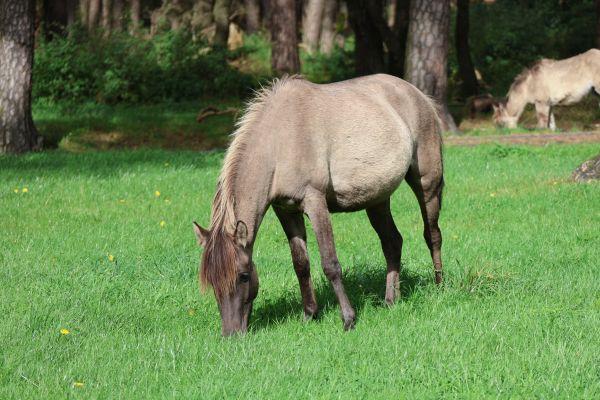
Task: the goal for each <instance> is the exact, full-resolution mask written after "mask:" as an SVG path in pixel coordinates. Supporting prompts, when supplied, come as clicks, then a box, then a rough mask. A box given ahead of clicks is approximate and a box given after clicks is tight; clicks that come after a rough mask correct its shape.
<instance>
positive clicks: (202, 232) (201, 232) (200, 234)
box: [194, 221, 209, 247]
mask: <svg viewBox="0 0 600 400" xmlns="http://www.w3.org/2000/svg"><path fill="white" fill-rule="evenodd" d="M194 233H195V234H196V240H197V241H198V245H199V246H201V247H204V246H205V245H206V241H207V240H208V233H209V232H208V231H207V230H206V229H204V228H203V227H201V226H200V225H198V223H197V222H196V221H194Z"/></svg>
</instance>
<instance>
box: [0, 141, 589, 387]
mask: <svg viewBox="0 0 600 400" xmlns="http://www.w3.org/2000/svg"><path fill="white" fill-rule="evenodd" d="M597 152H598V146H597V145H578V146H550V147H545V148H533V147H501V146H498V145H488V146H479V147H475V148H461V147H449V148H447V149H446V158H445V163H446V171H447V173H446V192H445V196H444V209H443V213H442V219H441V226H442V231H443V233H444V247H443V251H444V260H445V271H446V275H445V277H446V282H445V285H444V286H443V287H441V288H437V287H435V285H434V284H433V282H432V281H433V278H432V272H431V269H432V268H431V266H430V259H429V255H428V253H427V250H426V246H425V244H424V242H423V240H422V238H421V231H422V228H421V221H420V215H419V212H418V207H417V206H416V202H415V200H414V198H413V196H412V194H411V193H410V191H409V190H408V189H407V187H406V186H405V185H403V186H402V187H401V188H400V190H399V191H398V193H397V194H396V195H395V196H394V198H393V199H394V200H393V209H394V215H395V218H396V222H397V225H398V226H399V228H400V230H401V231H402V233H403V235H404V238H405V251H404V256H403V262H404V270H403V275H402V292H403V297H402V299H401V300H400V302H399V303H398V304H397V305H395V306H393V307H391V308H388V307H386V306H385V305H384V304H383V289H384V280H385V267H384V260H383V256H382V254H381V251H380V248H379V243H378V241H377V239H376V235H375V234H374V232H373V231H372V230H371V228H370V226H369V224H368V221H367V218H366V216H365V214H364V213H354V214H340V215H335V216H334V230H335V235H336V242H337V246H338V252H339V256H340V261H341V263H342V267H343V269H344V279H345V283H346V287H347V289H348V291H349V296H350V298H351V301H352V302H353V304H354V306H355V308H356V309H357V313H358V321H357V325H356V329H355V330H354V331H352V332H349V333H344V332H343V331H342V326H341V321H340V319H339V315H338V312H339V309H338V307H337V305H336V303H335V299H334V297H333V294H332V291H331V290H330V288H329V286H328V283H327V282H326V280H325V278H324V275H323V272H322V271H321V268H320V263H319V259H318V253H317V249H316V244H315V240H314V237H313V236H312V235H310V236H309V246H310V254H311V260H312V261H313V276H314V280H315V283H316V287H317V292H318V299H319V301H320V306H321V318H320V319H319V320H317V321H313V322H310V323H304V322H303V321H302V307H301V304H300V296H299V290H298V285H297V281H296V278H295V275H294V273H293V269H292V266H291V261H290V256H289V251H288V247H287V242H286V240H285V237H284V235H283V232H282V230H281V228H280V227H279V225H278V224H277V223H276V219H275V218H274V216H273V214H272V212H271V211H269V213H268V215H267V217H266V219H265V221H264V224H263V226H262V227H261V230H260V232H259V238H258V241H257V244H256V246H255V261H256V264H257V266H258V270H259V276H260V282H261V287H260V291H259V296H258V298H257V301H256V302H255V313H254V315H253V318H252V322H251V332H250V333H249V334H248V335H246V336H245V337H240V338H234V339H222V338H221V337H220V335H219V333H220V318H219V314H218V311H217V307H216V304H215V301H214V299H213V296H212V294H210V293H208V294H206V295H200V294H199V291H198V286H197V278H196V277H197V275H196V274H197V266H198V260H199V249H198V248H197V246H196V243H195V239H194V236H193V232H192V225H191V221H192V220H194V219H196V220H198V221H199V222H201V223H202V224H207V223H208V220H209V205H210V201H211V197H212V195H213V191H214V183H215V179H216V175H217V173H218V170H219V165H220V161H221V159H222V153H221V152H212V153H195V152H170V151H164V150H138V151H108V152H87V153H83V154H69V153H66V152H62V151H54V152H52V151H50V152H45V153H39V154H30V155H26V156H22V157H18V158H17V157H0V205H1V206H0V221H1V226H2V236H3V238H2V242H1V243H0V246H1V251H0V312H1V315H2V318H0V398H1V399H39V398H84V399H89V398H126V399H131V398H140V399H147V398H257V399H260V398H274V399H275V398H294V399H297V398H386V399H389V398H440V397H455V398H482V397H486V398H490V397H492V398H495V397H501V398H533V397H535V398H588V399H592V398H599V397H600V351H599V350H598V343H600V280H599V277H598V272H599V270H598V268H599V266H600V265H599V259H600V235H599V228H600V206H599V205H600V186H599V185H598V184H596V183H594V184H575V183H572V182H570V181H569V180H568V177H569V175H570V173H571V171H572V170H573V169H574V168H575V166H577V165H578V164H579V163H581V162H582V161H583V160H585V159H587V158H590V157H591V156H593V155H595V154H596V153H597Z"/></svg>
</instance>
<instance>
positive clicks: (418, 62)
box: [405, 0, 457, 132]
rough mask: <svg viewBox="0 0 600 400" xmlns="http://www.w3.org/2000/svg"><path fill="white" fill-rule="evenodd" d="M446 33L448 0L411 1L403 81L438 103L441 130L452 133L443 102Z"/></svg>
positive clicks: (447, 29) (446, 53)
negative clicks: (404, 79) (406, 81)
mask: <svg viewBox="0 0 600 400" xmlns="http://www.w3.org/2000/svg"><path fill="white" fill-rule="evenodd" d="M449 34H450V0H436V1H431V0H412V1H411V4H410V23H409V29H408V51H407V57H406V69H405V71H406V79H407V80H408V81H409V82H411V83H412V84H413V85H415V86H416V87H418V88H419V89H421V90H422V91H423V92H424V93H425V94H427V95H430V96H433V97H434V98H435V99H436V100H437V101H438V102H439V104H440V106H441V110H440V111H441V112H440V117H441V119H442V124H443V129H444V130H446V131H453V132H454V131H456V130H457V128H456V124H455V123H454V119H453V118H452V116H451V115H450V111H449V110H448V103H447V100H446V95H447V88H448V73H447V71H446V66H447V63H448V38H449Z"/></svg>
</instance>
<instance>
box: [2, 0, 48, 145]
mask: <svg viewBox="0 0 600 400" xmlns="http://www.w3.org/2000/svg"><path fill="white" fill-rule="evenodd" d="M34 19H35V0H20V1H14V0H0V153H23V152H27V151H31V150H35V149H37V148H39V145H40V141H39V139H38V134H37V130H36V129H35V125H34V124H33V119H32V117H31V69H32V66H33V42H34V35H33V32H34Z"/></svg>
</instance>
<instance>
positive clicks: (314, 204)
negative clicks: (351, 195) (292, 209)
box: [302, 189, 355, 330]
mask: <svg viewBox="0 0 600 400" xmlns="http://www.w3.org/2000/svg"><path fill="white" fill-rule="evenodd" d="M302 205H303V208H304V212H305V213H306V215H308V218H310V222H311V224H312V226H313V229H314V231H315V235H316V237H317V242H318V244H319V253H320V254H321V264H323V271H324V272H325V276H326V277H327V279H329V282H331V286H333V290H334V292H335V295H336V297H337V299H338V302H339V304H340V308H341V311H342V321H343V322H344V329H345V330H349V329H352V328H354V319H355V313H354V309H353V308H352V305H351V304H350V300H348V296H347V295H346V290H345V289H344V284H343V283H342V267H341V266H340V262H339V261H338V258H337V254H336V251H335V243H334V240H333V229H332V227H331V219H330V216H329V209H328V208H327V200H326V198H325V195H324V194H323V193H321V192H319V191H317V190H315V189H310V190H307V192H306V195H305V197H304V200H303V202H302Z"/></svg>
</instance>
